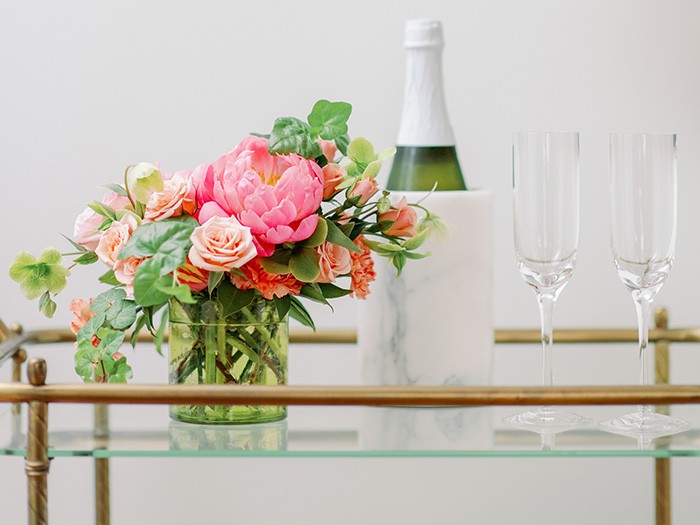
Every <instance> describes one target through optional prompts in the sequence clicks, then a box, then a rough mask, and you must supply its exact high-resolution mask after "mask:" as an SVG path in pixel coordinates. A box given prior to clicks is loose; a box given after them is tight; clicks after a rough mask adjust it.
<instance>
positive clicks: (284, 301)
mask: <svg viewBox="0 0 700 525" xmlns="http://www.w3.org/2000/svg"><path fill="white" fill-rule="evenodd" d="M272 300H273V301H274V302H275V307H276V308H277V317H278V318H279V319H280V320H284V318H285V317H286V316H287V314H288V313H289V308H290V306H291V304H292V299H291V296H290V295H289V294H287V295H285V296H283V297H277V296H275V297H274V298H273V299H272Z"/></svg>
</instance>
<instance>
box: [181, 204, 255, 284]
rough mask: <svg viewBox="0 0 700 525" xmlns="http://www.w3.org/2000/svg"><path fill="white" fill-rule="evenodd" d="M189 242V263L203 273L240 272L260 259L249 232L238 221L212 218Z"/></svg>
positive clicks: (199, 228)
mask: <svg viewBox="0 0 700 525" xmlns="http://www.w3.org/2000/svg"><path fill="white" fill-rule="evenodd" d="M190 240H191V241H192V248H190V253H189V259H190V262H191V263H192V264H193V265H194V266H196V267H197V268H200V269H202V270H209V271H211V272H225V271H228V270H231V269H232V268H240V267H241V266H243V265H244V264H245V263H247V262H248V261H250V260H251V259H252V258H253V257H255V256H256V255H257V251H256V249H255V245H254V244H253V236H252V235H251V233H250V228H248V227H247V226H243V225H242V224H241V223H240V222H238V221H237V220H236V218H235V217H228V218H223V217H212V218H211V219H209V220H208V221H207V222H205V223H204V224H202V225H201V226H198V227H197V228H195V229H194V231H193V232H192V236H191V237H190Z"/></svg>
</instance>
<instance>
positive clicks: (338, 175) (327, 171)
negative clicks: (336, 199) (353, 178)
mask: <svg viewBox="0 0 700 525" xmlns="http://www.w3.org/2000/svg"><path fill="white" fill-rule="evenodd" d="M347 174H348V172H347V171H345V168H343V167H342V166H340V165H339V164H334V163H331V164H326V165H325V166H324V167H323V200H327V199H330V198H331V197H332V196H333V195H335V194H336V193H338V190H336V186H338V184H340V183H341V182H343V179H344V178H345V177H346V176H347Z"/></svg>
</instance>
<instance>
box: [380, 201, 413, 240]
mask: <svg viewBox="0 0 700 525" xmlns="http://www.w3.org/2000/svg"><path fill="white" fill-rule="evenodd" d="M385 221H387V222H393V224H392V225H391V226H389V227H388V228H387V229H386V230H384V233H386V234H387V235H392V236H394V237H413V236H414V235H415V234H416V233H418V228H416V223H417V222H418V216H417V215H416V210H414V209H413V208H412V207H411V206H409V205H408V203H407V201H406V197H402V198H401V200H400V201H399V202H397V203H396V204H394V205H392V207H391V209H390V210H389V211H387V212H384V213H382V214H380V215H379V222H385Z"/></svg>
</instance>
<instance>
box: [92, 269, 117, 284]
mask: <svg viewBox="0 0 700 525" xmlns="http://www.w3.org/2000/svg"><path fill="white" fill-rule="evenodd" d="M97 280H98V281H100V282H101V283H105V284H109V285H110V286H120V285H121V284H122V283H120V282H119V281H118V280H117V278H116V277H115V276H114V270H109V271H108V272H107V273H105V274H103V275H101V276H100V277H99V278H98V279H97Z"/></svg>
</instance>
